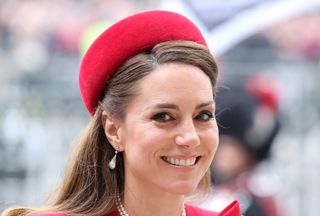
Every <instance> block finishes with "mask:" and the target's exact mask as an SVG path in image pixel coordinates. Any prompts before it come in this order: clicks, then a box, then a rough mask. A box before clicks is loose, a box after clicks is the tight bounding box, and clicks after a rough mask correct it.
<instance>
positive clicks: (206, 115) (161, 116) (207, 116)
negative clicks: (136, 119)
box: [151, 111, 214, 122]
mask: <svg viewBox="0 0 320 216" xmlns="http://www.w3.org/2000/svg"><path fill="white" fill-rule="evenodd" d="M213 118H214V114H213V112H211V111H201V112H199V114H197V115H196V116H195V117H194V119H195V120H197V121H202V122H207V121H210V120H211V119H213ZM151 119H152V120H154V121H157V122H168V121H172V120H176V118H174V117H173V115H172V114H170V113H168V112H159V113H157V114H155V115H153V116H152V117H151Z"/></svg>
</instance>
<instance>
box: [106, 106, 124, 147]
mask: <svg viewBox="0 0 320 216" xmlns="http://www.w3.org/2000/svg"><path fill="white" fill-rule="evenodd" d="M101 119H102V125H103V127H104V133H105V134H106V137H107V139H108V140H109V142H110V144H111V145H112V146H113V147H114V148H121V149H123V146H122V137H121V133H120V130H121V124H120V123H121V122H120V120H118V119H116V118H113V117H112V116H111V115H110V113H108V112H106V111H103V112H102V118H101Z"/></svg>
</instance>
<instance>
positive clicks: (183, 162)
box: [163, 157, 197, 166]
mask: <svg viewBox="0 0 320 216" xmlns="http://www.w3.org/2000/svg"><path fill="white" fill-rule="evenodd" d="M163 159H164V160H165V161H166V162H168V163H169V164H172V165H175V166H193V165H195V163H196V159H197V158H196V157H192V158H188V159H181V158H174V157H163Z"/></svg>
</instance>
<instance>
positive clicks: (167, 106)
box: [150, 103, 179, 110]
mask: <svg viewBox="0 0 320 216" xmlns="http://www.w3.org/2000/svg"><path fill="white" fill-rule="evenodd" d="M150 108H156V109H176V110H179V107H178V106H177V105H175V104H172V103H159V104H156V105H154V106H152V107H150Z"/></svg>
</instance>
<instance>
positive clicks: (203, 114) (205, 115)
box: [196, 111, 214, 121]
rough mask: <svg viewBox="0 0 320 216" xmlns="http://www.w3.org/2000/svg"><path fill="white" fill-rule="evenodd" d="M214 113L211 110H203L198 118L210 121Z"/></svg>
mask: <svg viewBox="0 0 320 216" xmlns="http://www.w3.org/2000/svg"><path fill="white" fill-rule="evenodd" d="M213 117H214V116H213V114H212V113H211V112H208V111H206V112H201V113H200V114H199V115H197V116H196V119H197V120H200V121H210V120H211V119H213Z"/></svg>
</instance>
